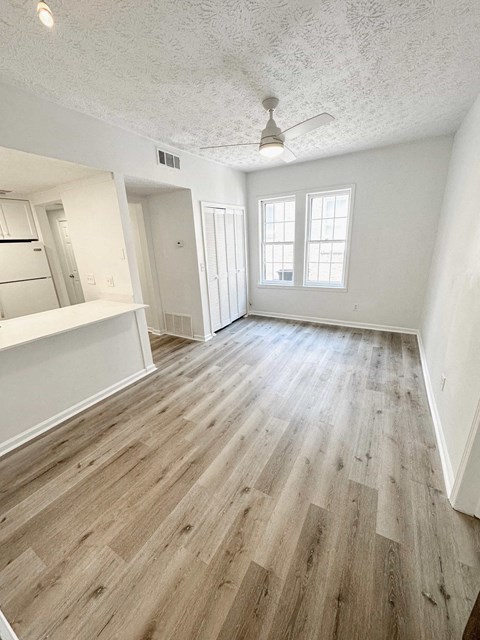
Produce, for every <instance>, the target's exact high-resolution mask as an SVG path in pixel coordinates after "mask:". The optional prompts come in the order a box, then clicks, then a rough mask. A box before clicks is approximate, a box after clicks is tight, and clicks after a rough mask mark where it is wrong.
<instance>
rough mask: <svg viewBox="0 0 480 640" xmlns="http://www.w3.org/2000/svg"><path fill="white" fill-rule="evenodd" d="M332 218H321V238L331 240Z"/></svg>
mask: <svg viewBox="0 0 480 640" xmlns="http://www.w3.org/2000/svg"><path fill="white" fill-rule="evenodd" d="M333 223H334V221H333V219H331V218H329V219H325V218H324V219H323V220H322V240H333Z"/></svg>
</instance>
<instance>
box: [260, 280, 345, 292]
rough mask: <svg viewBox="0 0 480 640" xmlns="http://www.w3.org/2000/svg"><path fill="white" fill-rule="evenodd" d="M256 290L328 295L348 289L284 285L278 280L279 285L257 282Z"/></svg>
mask: <svg viewBox="0 0 480 640" xmlns="http://www.w3.org/2000/svg"><path fill="white" fill-rule="evenodd" d="M255 286H256V288H257V289H285V290H287V291H288V290H290V291H291V290H292V289H294V290H295V291H323V292H327V293H330V292H331V291H340V292H341V293H347V291H348V287H332V286H330V285H329V286H323V285H318V284H317V285H308V286H302V285H297V284H284V283H282V281H281V280H279V284H273V283H267V282H257V284H256V285H255Z"/></svg>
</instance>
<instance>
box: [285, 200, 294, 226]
mask: <svg viewBox="0 0 480 640" xmlns="http://www.w3.org/2000/svg"><path fill="white" fill-rule="evenodd" d="M285 220H286V221H287V222H288V221H290V222H294V221H295V202H294V201H293V200H291V201H290V202H286V203H285Z"/></svg>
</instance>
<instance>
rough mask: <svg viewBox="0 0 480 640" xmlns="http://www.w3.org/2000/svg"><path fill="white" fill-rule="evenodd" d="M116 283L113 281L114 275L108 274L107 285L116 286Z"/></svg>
mask: <svg viewBox="0 0 480 640" xmlns="http://www.w3.org/2000/svg"><path fill="white" fill-rule="evenodd" d="M114 286H115V283H114V281H113V276H107V287H114Z"/></svg>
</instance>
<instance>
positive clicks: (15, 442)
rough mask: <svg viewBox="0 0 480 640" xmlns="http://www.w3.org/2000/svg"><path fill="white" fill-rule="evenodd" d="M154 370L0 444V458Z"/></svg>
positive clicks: (154, 368)
mask: <svg viewBox="0 0 480 640" xmlns="http://www.w3.org/2000/svg"><path fill="white" fill-rule="evenodd" d="M156 370H157V367H156V366H155V365H154V364H152V365H150V366H148V367H147V368H146V369H142V370H141V371H138V372H137V373H134V374H133V375H131V376H128V377H127V378H124V379H123V380H120V382H116V383H115V384H112V385H111V386H110V387H107V388H106V389H103V390H102V391H99V392H98V393H95V394H94V395H93V396H90V397H89V398H86V399H85V400H82V401H81V402H77V404H74V405H73V406H72V407H68V409H64V410H63V411H61V412H60V413H57V414H56V415H55V416H52V417H51V418H47V420H44V421H43V422H40V424H37V425H35V426H34V427H31V428H30V429H28V430H27V431H24V432H23V433H20V434H18V435H16V436H13V438H10V439H9V440H6V441H5V442H2V443H1V444H0V457H1V456H3V455H5V454H6V453H9V452H10V451H13V449H16V448H17V447H20V446H21V445H23V444H25V443H26V442H29V441H30V440H33V438H36V437H37V436H39V435H41V434H42V433H45V432H46V431H49V430H50V429H53V428H54V427H56V426H57V425H59V424H60V423H61V422H64V421H65V420H68V419H69V418H73V417H74V416H76V415H77V414H79V413H81V412H82V411H84V410H85V409H88V408H89V407H91V406H93V405H94V404H97V403H98V402H100V401H101V400H105V398H108V397H109V396H111V395H113V394H114V393H117V392H118V391H121V390H122V389H125V387H129V386H130V385H132V384H133V383H134V382H138V380H141V379H142V378H145V377H146V376H148V375H150V374H151V373H153V372H154V371H156Z"/></svg>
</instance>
